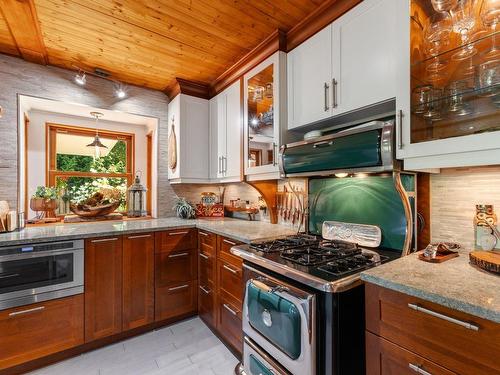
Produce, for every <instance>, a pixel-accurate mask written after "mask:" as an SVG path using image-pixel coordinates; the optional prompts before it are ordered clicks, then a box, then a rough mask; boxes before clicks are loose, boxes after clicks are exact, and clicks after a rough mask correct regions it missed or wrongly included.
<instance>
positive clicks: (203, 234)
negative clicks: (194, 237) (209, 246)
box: [198, 232, 208, 237]
mask: <svg viewBox="0 0 500 375" xmlns="http://www.w3.org/2000/svg"><path fill="white" fill-rule="evenodd" d="M198 233H199V234H201V235H202V236H205V237H208V233H205V232H198Z"/></svg>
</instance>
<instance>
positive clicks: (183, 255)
mask: <svg viewBox="0 0 500 375" xmlns="http://www.w3.org/2000/svg"><path fill="white" fill-rule="evenodd" d="M188 255H189V253H179V254H172V255H169V256H168V257H169V258H179V257H185V256H188Z"/></svg>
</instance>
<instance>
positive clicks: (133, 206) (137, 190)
mask: <svg viewBox="0 0 500 375" xmlns="http://www.w3.org/2000/svg"><path fill="white" fill-rule="evenodd" d="M140 174H141V172H140V171H138V172H137V173H136V176H135V180H134V183H133V184H132V185H130V187H129V188H128V189H127V202H128V204H127V205H128V212H127V215H128V216H129V217H139V216H146V215H147V214H148V212H147V211H146V192H147V190H148V189H146V188H145V187H144V186H143V185H142V184H141V179H140V178H139V175H140Z"/></svg>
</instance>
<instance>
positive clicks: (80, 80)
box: [75, 70, 87, 86]
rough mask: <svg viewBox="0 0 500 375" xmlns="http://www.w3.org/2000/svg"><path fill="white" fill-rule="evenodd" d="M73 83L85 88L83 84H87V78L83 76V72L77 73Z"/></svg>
mask: <svg viewBox="0 0 500 375" xmlns="http://www.w3.org/2000/svg"><path fill="white" fill-rule="evenodd" d="M75 82H76V83H77V84H78V85H80V86H85V83H86V82H87V77H86V76H85V72H84V71H82V70H79V71H78V73H77V74H76V76H75Z"/></svg>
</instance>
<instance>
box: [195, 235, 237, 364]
mask: <svg viewBox="0 0 500 375" xmlns="http://www.w3.org/2000/svg"><path fill="white" fill-rule="evenodd" d="M198 243H199V249H198V251H199V253H198V277H199V290H198V315H199V316H200V318H201V319H202V320H203V321H204V322H205V323H207V324H208V325H209V326H210V327H211V328H212V329H214V330H215V332H217V333H218V334H219V336H220V337H221V338H222V339H223V340H224V341H225V342H226V343H227V344H229V345H230V346H231V347H233V348H234V349H235V350H236V351H238V352H239V353H240V354H241V352H242V348H243V331H242V321H241V314H242V309H243V272H242V265H243V261H242V260H241V258H239V257H237V256H234V255H233V254H231V251H230V250H231V247H233V246H235V245H238V244H239V242H238V241H235V240H233V239H231V238H226V237H223V236H219V235H215V234H213V233H210V232H206V231H200V233H199V239H198Z"/></svg>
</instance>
